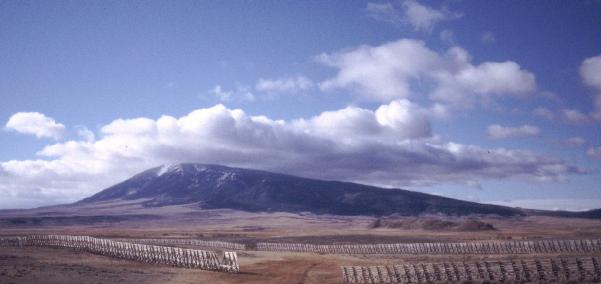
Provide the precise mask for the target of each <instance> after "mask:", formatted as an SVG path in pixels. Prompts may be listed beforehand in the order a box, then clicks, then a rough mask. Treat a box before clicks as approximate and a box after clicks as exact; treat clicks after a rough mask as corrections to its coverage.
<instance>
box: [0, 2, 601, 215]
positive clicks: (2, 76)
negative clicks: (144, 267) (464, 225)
mask: <svg viewBox="0 0 601 284" xmlns="http://www.w3.org/2000/svg"><path fill="white" fill-rule="evenodd" d="M0 38H1V39H2V40H0V50H1V51H2V52H0V96H1V98H2V102H3V103H2V104H1V105H0V118H1V119H2V120H3V123H4V129H3V130H2V131H0V145H2V148H1V149H2V150H0V181H1V182H0V184H1V185H0V194H2V195H3V196H5V198H3V199H2V201H0V208H11V207H20V208H26V207H34V206H40V205H47V204H56V203H63V202H70V201H74V200H77V199H80V198H82V197H85V196H87V195H90V194H92V193H94V192H97V191H99V190H101V189H103V188H104V187H106V186H109V185H111V184H113V183H115V182H118V181H120V180H122V179H124V178H127V177H128V176H130V175H132V174H135V173H136V172H138V171H141V170H144V169H146V168H150V167H154V166H158V165H161V164H168V163H177V162H204V163H220V164H226V165H231V166H242V167H250V168H260V169H265V170H272V171H277V172H286V173H291V174H298V175H303V176H308V177H315V178H325V179H341V180H349V181H356V182H362V183H369V184H374V185H381V186H391V187H401V188H408V189H412V190H418V191H422V192H428V193H434V194H439V195H444V196H450V197H455V198H460V199H467V200H474V201H480V202H492V203H499V204H506V205H511V206H525V207H533V208H544V209H571V210H583V209H590V208H601V189H599V184H600V182H601V174H600V173H599V166H600V165H601V148H600V147H601V137H600V134H599V133H600V132H599V131H598V129H599V125H600V124H601V40H600V39H601V4H600V2H598V1H553V2H549V1H391V2H385V1H372V2H369V1H367V2H363V1H350V2H349V1H296V2H293V1H244V2H243V1H231V2H225V1H202V2H201V1H177V2H173V1H98V2H81V1H35V2H31V1H1V2H0Z"/></svg>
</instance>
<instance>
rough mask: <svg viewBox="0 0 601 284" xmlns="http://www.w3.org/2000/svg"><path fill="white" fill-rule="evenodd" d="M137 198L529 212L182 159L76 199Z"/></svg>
mask: <svg viewBox="0 0 601 284" xmlns="http://www.w3.org/2000/svg"><path fill="white" fill-rule="evenodd" d="M135 199H144V200H146V201H144V205H145V206H148V207H157V206H165V205H176V204H190V203H198V204H199V206H200V207H201V208H206V209H217V208H228V209H238V210H245V211H254V212H276V211H279V212H312V213H316V214H336V215H370V216H385V215H392V214H396V215H401V216H419V215H423V214H445V215H454V216H463V215H471V214H494V215H500V216H516V215H524V211H523V210H521V209H517V208H510V207H505V206H498V205H489V204H480V203H475V202H468V201H462V200H457V199H452V198H446V197H441V196H435V195H430V194H425V193H418V192H412V191H407V190H402V189H390V188H379V187H374V186H367V185H361V184H356V183H350V182H339V181H324V180H316V179H308V178H301V177H296V176H291V175H284V174H277V173H271V172H265V171H258V170H249V169H241V168H231V167H225V166H219V165H205V164H177V165H170V166H162V167H157V168H153V169H149V170H147V171H144V172H142V173H140V174H137V175H135V176H133V177H132V178H130V179H128V180H126V181H124V182H121V183H119V184H116V185H114V186H112V187H109V188H107V189H105V190H103V191H101V192H99V193H97V194H95V195H93V196H91V197H89V198H86V199H83V200H81V201H79V202H77V203H76V204H88V203H95V202H102V201H111V200H135Z"/></svg>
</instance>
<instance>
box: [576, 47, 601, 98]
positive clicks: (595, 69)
mask: <svg viewBox="0 0 601 284" xmlns="http://www.w3.org/2000/svg"><path fill="white" fill-rule="evenodd" d="M580 76H582V80H583V81H584V83H585V84H587V85H589V86H591V87H593V88H595V89H596V90H598V91H601V55H597V56H594V57H590V58H587V59H585V60H584V61H583V62H582V64H581V65H580Z"/></svg>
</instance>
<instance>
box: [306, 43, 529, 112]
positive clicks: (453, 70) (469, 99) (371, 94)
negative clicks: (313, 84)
mask: <svg viewBox="0 0 601 284" xmlns="http://www.w3.org/2000/svg"><path fill="white" fill-rule="evenodd" d="M317 59H318V61H319V62H321V63H323V64H325V65H328V66H331V67H334V68H336V69H338V73H337V74H336V76H334V77H333V78H330V79H327V80H325V81H323V82H321V83H320V88H321V89H322V90H332V89H336V88H346V89H351V90H353V91H355V92H358V93H359V94H361V95H363V96H364V97H366V98H368V99H372V100H377V101H382V102H388V101H390V100H393V99H398V98H407V97H410V96H411V95H412V94H414V93H424V92H425V93H427V94H428V95H429V97H430V98H431V99H433V100H435V101H438V102H443V103H445V104H451V105H455V106H463V107H466V106H471V105H472V104H473V103H475V102H478V101H487V100H492V99H493V98H494V97H495V96H513V97H525V96H527V95H529V94H530V93H532V92H533V91H534V90H536V79H535V76H534V74H532V73H531V72H529V71H526V70H524V69H522V68H521V67H520V66H519V65H518V64H517V63H515V62H513V61H504V62H483V63H480V64H478V65H474V64H472V62H471V56H470V55H469V53H468V52H467V51H466V50H464V49H462V48H460V47H452V48H450V49H449V50H448V51H447V52H446V53H444V54H439V53H437V52H435V51H433V50H431V49H429V48H428V47H427V46H426V45H425V44H424V42H422V41H418V40H412V39H401V40H397V41H394V42H389V43H385V44H382V45H379V46H368V45H364V46H360V47H357V48H355V49H351V50H346V51H341V52H336V53H331V54H326V53H324V54H321V55H320V56H318V57H317ZM428 90H429V91H428Z"/></svg>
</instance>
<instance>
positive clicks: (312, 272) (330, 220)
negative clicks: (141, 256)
mask: <svg viewBox="0 0 601 284" xmlns="http://www.w3.org/2000/svg"><path fill="white" fill-rule="evenodd" d="M114 209H115V208H107V209H103V210H106V212H99V211H95V212H92V211H89V212H91V213H90V214H94V216H98V215H99V214H100V213H102V214H105V213H106V214H109V213H111V214H117V213H119V214H120V216H125V217H120V219H119V220H120V221H115V219H114V218H108V219H107V218H98V217H94V218H93V219H92V220H95V221H94V222H88V220H86V219H85V218H83V219H82V218H78V219H77V220H75V221H72V220H70V221H68V222H65V221H61V222H62V223H61V222H59V223H56V222H55V221H52V219H43V220H42V221H41V222H50V223H48V224H31V223H27V220H26V223H25V224H23V223H19V224H12V223H10V220H12V219H11V218H21V219H27V218H31V217H38V216H45V217H52V216H57V217H60V216H61V214H62V215H66V214H67V213H68V214H75V212H66V213H65V212H62V213H61V212H56V213H54V212H45V211H43V210H40V212H37V213H36V212H33V213H32V212H29V213H28V215H23V214H21V213H19V212H14V213H10V214H6V213H5V214H3V216H0V217H2V218H5V219H4V220H5V222H8V223H3V224H0V236H1V235H24V234H51V233H52V234H79V235H91V236H97V237H126V238H127V237H135V238H141V237H182V238H203V239H220V240H233V241H243V242H246V243H253V242H257V241H281V242H307V243H389V242H424V241H442V242H445V241H460V240H487V239H502V240H507V239H539V238H560V239H563V238H599V236H601V221H599V220H585V219H565V218H553V217H519V218H498V217H497V218H495V217H479V218H480V220H482V221H484V222H487V223H491V224H493V225H494V227H495V228H496V230H493V231H482V232H458V231H452V230H451V231H446V230H436V231H431V230H420V229H411V230H406V229H399V228H396V229H395V228H378V229H370V228H369V224H370V223H371V222H373V220H375V218H372V217H340V216H323V215H322V216H319V215H311V214H289V213H245V212H240V211H233V210H207V211H200V212H199V211H194V210H188V208H185V207H179V208H162V209H160V210H162V211H160V212H159V211H151V210H149V211H148V212H142V213H143V214H148V215H160V216H161V217H160V218H158V219H153V218H146V217H144V218H138V217H134V218H132V219H129V218H128V217H127V215H126V214H123V213H125V212H123V211H122V210H121V211H119V210H114ZM111 210H112V211H111ZM85 212H86V213H87V212H88V211H85ZM136 212H137V211H136ZM138 213H140V212H138ZM430 217H431V216H430ZM437 218H445V219H449V220H454V221H457V218H459V217H455V218H448V217H437ZM48 220H50V221H48ZM60 220H63V219H60ZM82 220H83V221H82ZM107 220H108V221H107ZM80 221H82V223H80ZM238 255H239V260H240V268H241V273H239V274H227V273H220V272H210V271H202V270H194V269H184V268H174V267H168V266H162V265H150V264H144V263H137V262H133V261H126V260H119V259H112V258H108V257H104V256H99V255H93V254H90V253H85V252H79V251H75V250H69V249H47V248H32V247H26V248H7V247H4V248H2V247H0V283H236V284H240V283H340V281H341V279H342V277H341V271H340V266H341V265H377V264H391V263H401V262H405V261H424V262H440V261H446V260H458V259H459V260H460V259H483V258H490V259H499V258H508V257H509V256H507V255H496V256H495V255H492V256H488V255H482V256H468V255H463V256H462V255H455V256H402V257H401V256H396V255H384V256H382V255H381V256H361V255H359V256H337V255H317V254H307V253H277V252H257V251H242V252H238ZM547 256H556V255H547ZM513 257H535V256H532V255H520V256H513Z"/></svg>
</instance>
